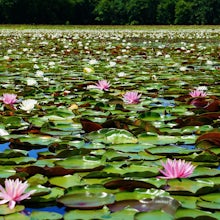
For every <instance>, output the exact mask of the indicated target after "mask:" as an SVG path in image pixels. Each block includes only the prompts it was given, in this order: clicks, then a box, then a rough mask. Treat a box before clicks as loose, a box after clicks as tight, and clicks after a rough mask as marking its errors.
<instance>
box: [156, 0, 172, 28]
mask: <svg viewBox="0 0 220 220" xmlns="http://www.w3.org/2000/svg"><path fill="white" fill-rule="evenodd" d="M175 5H176V0H161V1H160V3H159V4H158V7H157V18H156V19H157V23H158V24H173V23H174V20H175Z"/></svg>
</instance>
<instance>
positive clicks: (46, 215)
mask: <svg viewBox="0 0 220 220" xmlns="http://www.w3.org/2000/svg"><path fill="white" fill-rule="evenodd" d="M30 218H31V219H36V220H48V219H50V220H60V219H62V218H63V216H62V215H61V214H59V213H56V212H46V211H33V212H32V213H31V215H30Z"/></svg>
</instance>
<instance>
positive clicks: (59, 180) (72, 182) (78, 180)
mask: <svg viewBox="0 0 220 220" xmlns="http://www.w3.org/2000/svg"><path fill="white" fill-rule="evenodd" d="M49 182H50V183H51V184H52V185H55V186H59V187H63V188H69V187H72V186H78V185H82V184H83V181H82V177H81V176H80V175H79V174H78V173H76V174H73V175H66V176H62V177H52V178H50V179H49Z"/></svg>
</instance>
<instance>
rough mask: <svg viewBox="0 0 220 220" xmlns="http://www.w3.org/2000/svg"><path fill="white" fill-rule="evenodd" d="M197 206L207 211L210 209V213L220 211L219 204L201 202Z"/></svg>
mask: <svg viewBox="0 0 220 220" xmlns="http://www.w3.org/2000/svg"><path fill="white" fill-rule="evenodd" d="M197 206H198V207H200V208H203V209H206V210H207V209H209V210H210V211H211V210H212V211H216V210H220V206H219V203H216V202H206V201H199V202H198V203H197Z"/></svg>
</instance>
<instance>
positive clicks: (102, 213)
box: [64, 207, 110, 220]
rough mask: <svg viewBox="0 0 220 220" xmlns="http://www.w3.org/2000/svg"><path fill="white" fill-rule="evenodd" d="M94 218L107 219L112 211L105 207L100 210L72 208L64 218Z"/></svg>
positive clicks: (85, 219)
mask: <svg viewBox="0 0 220 220" xmlns="http://www.w3.org/2000/svg"><path fill="white" fill-rule="evenodd" d="M91 217H92V218H93V219H101V220H105V219H106V218H107V219H109V217H110V211H109V210H108V209H107V208H106V207H104V208H102V209H98V210H77V209H76V210H71V211H69V212H67V213H66V214H65V215H64V220H78V219H83V220H91Z"/></svg>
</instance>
